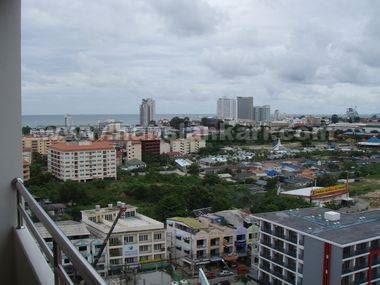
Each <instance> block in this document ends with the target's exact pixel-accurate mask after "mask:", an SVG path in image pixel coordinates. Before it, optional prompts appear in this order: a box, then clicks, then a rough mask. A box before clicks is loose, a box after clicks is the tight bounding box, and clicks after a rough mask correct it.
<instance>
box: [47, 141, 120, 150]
mask: <svg viewBox="0 0 380 285" xmlns="http://www.w3.org/2000/svg"><path fill="white" fill-rule="evenodd" d="M50 148H51V149H54V150H59V151H86V150H90V151H91V150H112V149H115V147H114V145H113V144H111V143H109V142H105V141H97V142H79V143H78V142H70V143H67V142H66V143H64V142H59V143H55V144H53V145H52V146H51V147H50Z"/></svg>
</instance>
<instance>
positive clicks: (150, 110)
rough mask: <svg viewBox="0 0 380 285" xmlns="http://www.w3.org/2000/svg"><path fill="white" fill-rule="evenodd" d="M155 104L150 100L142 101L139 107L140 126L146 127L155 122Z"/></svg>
mask: <svg viewBox="0 0 380 285" xmlns="http://www.w3.org/2000/svg"><path fill="white" fill-rule="evenodd" d="M155 116H156V103H155V101H154V100H153V99H152V98H148V99H143V100H142V102H141V105H140V125H141V126H143V127H146V126H148V125H149V123H150V122H151V121H154V120H155Z"/></svg>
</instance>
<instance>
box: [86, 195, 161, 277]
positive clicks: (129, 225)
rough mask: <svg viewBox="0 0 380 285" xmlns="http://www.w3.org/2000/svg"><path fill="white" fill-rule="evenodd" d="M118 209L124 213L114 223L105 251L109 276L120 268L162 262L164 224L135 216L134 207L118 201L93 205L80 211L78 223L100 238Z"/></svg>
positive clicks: (140, 215)
mask: <svg viewBox="0 0 380 285" xmlns="http://www.w3.org/2000/svg"><path fill="white" fill-rule="evenodd" d="M120 207H124V209H125V212H124V214H122V216H121V217H120V219H119V220H118V222H117V224H116V226H115V228H114V230H113V232H112V235H111V237H110V239H109V241H108V244H107V247H106V249H105V251H106V253H105V256H106V264H107V268H108V273H109V274H118V273H120V272H121V270H122V269H123V268H126V267H128V268H139V267H142V266H144V265H146V264H154V263H159V262H162V261H164V260H166V230H165V227H164V224H163V223H161V222H158V221H156V220H154V219H151V218H149V217H147V216H144V215H142V214H139V213H138V212H137V208H136V207H133V206H131V205H125V204H122V203H120V202H118V206H117V207H114V206H113V205H112V204H109V205H108V207H107V208H100V206H96V208H95V209H93V210H85V211H82V222H83V223H85V224H86V225H87V228H88V230H89V231H90V232H91V233H92V234H93V235H94V236H96V237H98V238H100V239H104V238H105V237H106V235H107V234H108V232H109V231H110V228H111V226H112V224H113V222H114V220H115V218H116V217H117V215H118V213H119V210H120Z"/></svg>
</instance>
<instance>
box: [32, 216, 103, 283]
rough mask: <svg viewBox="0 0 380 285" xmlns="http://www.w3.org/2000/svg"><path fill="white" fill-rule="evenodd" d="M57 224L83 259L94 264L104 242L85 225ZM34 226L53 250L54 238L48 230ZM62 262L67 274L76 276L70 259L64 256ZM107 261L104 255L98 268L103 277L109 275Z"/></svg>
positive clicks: (77, 223)
mask: <svg viewBox="0 0 380 285" xmlns="http://www.w3.org/2000/svg"><path fill="white" fill-rule="evenodd" d="M56 224H57V226H58V227H59V229H60V230H61V231H62V232H63V233H64V234H65V236H66V237H67V238H68V239H69V240H70V241H71V243H72V244H73V245H74V246H75V247H76V248H77V250H78V251H79V252H80V253H81V254H82V255H83V257H84V258H85V259H86V260H87V261H88V262H89V263H92V262H93V261H94V257H95V256H96V255H97V254H98V252H99V249H100V247H101V245H102V243H103V240H101V239H97V238H95V237H93V236H92V235H91V233H90V232H89V231H88V229H87V228H86V225H85V224H84V223H80V222H76V221H70V220H68V221H58V222H56ZM34 225H35V227H36V229H37V231H38V233H39V234H40V235H41V237H42V238H43V239H44V240H45V241H46V242H47V244H48V246H49V247H50V248H51V249H53V242H52V237H51V235H50V234H49V232H48V231H47V230H46V228H45V227H44V226H43V225H42V224H41V223H35V224H34ZM61 260H62V265H63V266H64V267H65V270H66V272H67V273H68V274H69V275H70V276H75V274H76V273H75V270H74V268H73V265H72V263H71V261H70V259H69V258H68V257H66V256H65V255H64V254H63V255H62V256H61ZM105 261H106V256H105V253H104V254H103V255H102V256H101V258H100V259H99V262H98V264H97V266H96V270H97V271H98V272H99V274H100V275H101V276H106V275H107V266H106V264H105Z"/></svg>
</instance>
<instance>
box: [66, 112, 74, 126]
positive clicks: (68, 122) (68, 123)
mask: <svg viewBox="0 0 380 285" xmlns="http://www.w3.org/2000/svg"><path fill="white" fill-rule="evenodd" d="M72 125H73V117H71V115H69V114H66V115H65V128H70V127H71V126H72Z"/></svg>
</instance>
